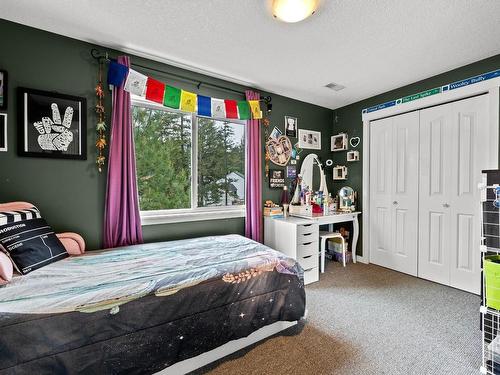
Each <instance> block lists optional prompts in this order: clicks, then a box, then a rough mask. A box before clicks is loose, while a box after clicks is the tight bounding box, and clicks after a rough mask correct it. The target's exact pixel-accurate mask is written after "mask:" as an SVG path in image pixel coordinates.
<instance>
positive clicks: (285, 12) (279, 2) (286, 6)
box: [272, 0, 319, 22]
mask: <svg viewBox="0 0 500 375" xmlns="http://www.w3.org/2000/svg"><path fill="white" fill-rule="evenodd" d="M318 2H319V0H273V8H272V9H273V16H274V17H275V18H278V19H279V20H281V21H284V22H299V21H302V20H304V19H306V18H307V17H309V16H311V15H313V14H314V12H315V11H316V8H317V6H318Z"/></svg>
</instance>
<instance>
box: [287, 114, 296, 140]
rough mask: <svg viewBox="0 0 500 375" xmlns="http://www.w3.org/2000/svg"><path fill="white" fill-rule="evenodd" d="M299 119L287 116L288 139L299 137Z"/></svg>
mask: <svg viewBox="0 0 500 375" xmlns="http://www.w3.org/2000/svg"><path fill="white" fill-rule="evenodd" d="M297 124H298V120H297V117H292V116H285V134H286V135H287V136H288V137H292V138H296V137H297Z"/></svg>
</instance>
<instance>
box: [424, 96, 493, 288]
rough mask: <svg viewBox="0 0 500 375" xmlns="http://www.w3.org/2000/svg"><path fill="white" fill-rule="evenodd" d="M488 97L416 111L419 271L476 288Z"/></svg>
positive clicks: (487, 165) (486, 163) (487, 162)
mask: <svg viewBox="0 0 500 375" xmlns="http://www.w3.org/2000/svg"><path fill="white" fill-rule="evenodd" d="M488 103H489V102H488V97H487V96H486V95H482V96H478V97H474V98H469V99H465V100H461V101H457V102H453V103H449V104H445V105H441V106H437V107H433V108H428V109H425V110H422V111H420V121H421V122H420V187H419V188H420V212H419V252H418V253H419V262H418V263H419V264H418V276H419V277H422V278H425V279H429V280H432V281H436V282H439V283H443V284H447V285H450V286H453V287H456V288H460V289H463V290H466V291H469V292H473V293H479V288H480V253H479V243H480V241H479V240H480V237H479V236H480V223H479V218H480V216H479V215H480V206H479V199H480V197H479V195H480V194H479V190H478V188H477V184H478V183H479V182H481V170H482V169H487V168H490V167H491V161H490V160H489V158H490V156H489V155H490V150H489V148H488V144H489V142H488V141H487V140H488V139H489V137H491V136H492V135H491V132H490V123H489V113H488V108H489V105H488Z"/></svg>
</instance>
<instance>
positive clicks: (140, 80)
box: [123, 69, 148, 96]
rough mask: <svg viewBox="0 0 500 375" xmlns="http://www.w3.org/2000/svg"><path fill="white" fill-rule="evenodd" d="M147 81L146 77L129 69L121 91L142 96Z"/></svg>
mask: <svg viewBox="0 0 500 375" xmlns="http://www.w3.org/2000/svg"><path fill="white" fill-rule="evenodd" d="M147 80H148V77H147V76H145V75H144V74H141V73H139V72H136V71H135V70H133V69H129V70H128V76H127V80H126V81H125V87H124V88H123V89H124V90H125V91H128V92H130V93H131V94H134V95H138V96H144V93H145V91H146V82H147Z"/></svg>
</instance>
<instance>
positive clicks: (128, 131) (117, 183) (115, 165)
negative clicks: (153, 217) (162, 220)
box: [103, 56, 143, 248]
mask: <svg viewBox="0 0 500 375" xmlns="http://www.w3.org/2000/svg"><path fill="white" fill-rule="evenodd" d="M118 63H120V64H123V65H126V66H128V67H130V58H129V57H128V56H120V57H118ZM111 116H112V117H111V137H110V139H111V141H110V145H109V157H108V163H109V165H108V184H107V187H106V203H105V212H104V239H103V244H104V247H105V248H110V247H117V246H126V245H135V244H138V243H142V242H143V240H142V227H141V218H140V215H139V199H138V195H137V180H136V169H135V149H134V135H133V125H132V113H131V104H130V94H129V93H128V92H126V91H125V90H123V87H115V89H114V90H113V111H112V115H111Z"/></svg>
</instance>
